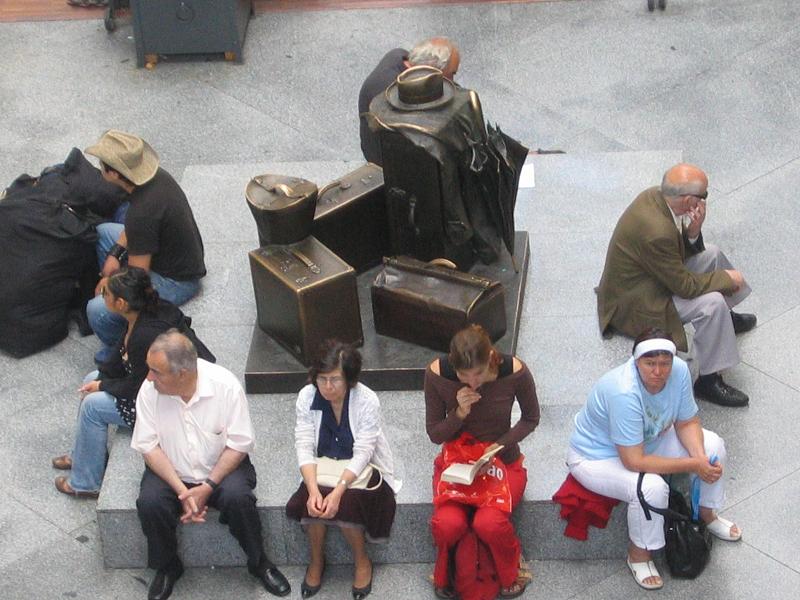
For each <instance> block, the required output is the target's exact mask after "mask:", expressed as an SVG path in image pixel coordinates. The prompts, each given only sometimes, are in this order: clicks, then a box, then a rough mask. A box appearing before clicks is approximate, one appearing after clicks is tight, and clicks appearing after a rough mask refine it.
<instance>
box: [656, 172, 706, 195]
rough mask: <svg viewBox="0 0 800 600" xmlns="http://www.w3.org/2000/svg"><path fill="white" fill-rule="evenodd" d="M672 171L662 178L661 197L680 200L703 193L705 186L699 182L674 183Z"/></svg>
mask: <svg viewBox="0 0 800 600" xmlns="http://www.w3.org/2000/svg"><path fill="white" fill-rule="evenodd" d="M670 171H672V169H670V170H669V171H667V172H666V173H664V177H662V178H661V195H662V196H664V197H666V198H679V197H680V196H695V195H698V194H701V193H702V191H703V184H702V183H701V182H699V181H681V182H672V181H670V180H669V177H668V176H669V174H670Z"/></svg>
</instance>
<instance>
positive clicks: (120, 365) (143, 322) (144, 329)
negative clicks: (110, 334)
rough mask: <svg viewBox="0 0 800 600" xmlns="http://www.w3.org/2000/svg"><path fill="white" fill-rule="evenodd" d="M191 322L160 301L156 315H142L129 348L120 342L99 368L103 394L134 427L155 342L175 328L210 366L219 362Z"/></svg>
mask: <svg viewBox="0 0 800 600" xmlns="http://www.w3.org/2000/svg"><path fill="white" fill-rule="evenodd" d="M191 323H192V320H191V318H189V317H187V316H186V315H184V314H183V313H182V312H181V310H180V309H179V308H178V307H177V306H175V305H173V304H170V303H169V302H166V301H163V300H162V301H159V303H158V307H157V308H156V310H155V311H154V312H146V311H142V312H141V313H139V318H138V319H136V322H135V323H134V325H133V329H132V330H131V334H130V336H129V337H128V344H127V347H126V346H125V344H124V340H123V341H120V344H119V351H118V352H115V353H114V355H113V356H112V358H111V359H110V360H109V361H107V362H105V363H103V365H101V367H100V377H99V379H100V390H101V391H104V392H108V393H109V394H111V395H112V396H114V397H115V398H116V399H117V410H118V411H119V413H120V415H122V418H123V419H124V420H125V422H126V423H127V424H128V426H130V427H133V424H134V422H135V420H136V396H137V395H138V393H139V388H140V387H141V385H142V383H143V382H144V380H145V378H146V377H147V371H148V367H147V351H148V350H149V349H150V345H151V344H152V343H153V341H154V340H155V339H156V338H157V337H158V336H159V335H160V334H162V333H164V332H165V331H167V330H169V329H172V328H173V327H174V328H176V329H178V330H179V331H181V332H182V333H184V334H186V336H187V337H189V338H190V339H191V340H192V342H193V343H194V344H195V346H196V347H197V354H198V356H199V357H200V358H203V359H205V360H207V361H209V362H215V361H216V358H215V357H214V355H213V354H211V352H210V351H209V350H208V348H206V346H205V344H203V343H202V342H201V341H200V340H199V339H198V338H197V335H196V334H195V333H194V330H193V329H191Z"/></svg>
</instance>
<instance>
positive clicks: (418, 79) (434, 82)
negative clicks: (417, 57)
mask: <svg viewBox="0 0 800 600" xmlns="http://www.w3.org/2000/svg"><path fill="white" fill-rule="evenodd" d="M455 91H456V86H455V84H454V83H453V82H452V81H450V80H449V79H445V77H444V75H442V72H441V71H440V70H439V69H437V68H436V67H428V66H425V65H420V66H417V67H411V68H410V69H406V70H405V71H403V72H402V73H400V75H398V76H397V79H396V80H395V81H394V83H392V84H391V85H390V86H389V87H388V88H386V92H385V94H386V100H387V101H388V102H389V104H391V105H392V106H393V107H394V108H396V109H398V110H430V109H432V108H437V107H439V106H443V105H445V104H447V103H448V102H450V100H452V99H453V96H454V95H455Z"/></svg>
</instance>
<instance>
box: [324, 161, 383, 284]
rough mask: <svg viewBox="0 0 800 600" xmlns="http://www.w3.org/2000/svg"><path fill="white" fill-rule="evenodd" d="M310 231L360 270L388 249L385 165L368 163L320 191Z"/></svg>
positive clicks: (368, 265)
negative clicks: (383, 167) (381, 166)
mask: <svg viewBox="0 0 800 600" xmlns="http://www.w3.org/2000/svg"><path fill="white" fill-rule="evenodd" d="M311 234H312V235H313V236H314V237H315V238H317V239H318V240H319V241H320V242H322V243H323V244H325V245H326V246H327V247H328V248H330V249H331V250H333V251H334V252H335V253H336V254H337V255H338V256H339V258H341V259H342V260H344V261H345V262H346V263H347V264H349V265H350V266H351V267H353V268H354V269H355V270H356V272H357V273H363V272H364V271H366V270H367V269H370V268H371V267H374V266H375V265H379V264H381V259H382V258H383V257H384V256H387V255H388V254H391V253H390V251H389V224H388V221H387V218H386V197H385V195H384V187H383V169H381V168H380V167H379V166H378V165H374V164H372V163H367V164H366V165H364V166H362V167H359V168H358V169H356V170H355V171H353V172H351V173H348V174H347V175H344V176H343V177H341V178H340V179H338V180H336V181H333V182H331V183H329V184H328V185H326V186H324V187H323V188H321V189H320V191H319V197H318V198H317V210H316V213H315V214H314V224H313V226H312V229H311Z"/></svg>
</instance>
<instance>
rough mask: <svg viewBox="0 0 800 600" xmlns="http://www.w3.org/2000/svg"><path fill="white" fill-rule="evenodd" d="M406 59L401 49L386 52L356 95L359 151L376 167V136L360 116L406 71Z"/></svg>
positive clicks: (379, 156) (378, 148) (378, 158)
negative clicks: (359, 139)
mask: <svg viewBox="0 0 800 600" xmlns="http://www.w3.org/2000/svg"><path fill="white" fill-rule="evenodd" d="M406 58H408V50H403V49H402V48H395V49H394V50H392V51H390V52H387V53H386V55H385V56H384V57H383V58H382V59H381V62H379V63H378V66H377V67H375V68H374V69H373V70H372V73H370V74H369V75H368V76H367V78H366V80H364V83H363V85H362V86H361V91H360V92H359V93H358V114H359V118H360V120H361V123H360V126H361V151H362V152H363V153H364V158H366V159H367V160H368V161H369V162H372V163H375V164H376V165H382V164H383V160H382V159H381V149H380V145H379V144H378V136H377V134H375V133H372V131H370V128H369V125H368V124H367V120H366V119H365V118H364V117H362V116H361V115H362V114H363V113H365V112H368V111H369V103H370V102H372V99H373V98H374V97H375V96H377V95H378V94H381V93H383V91H384V90H385V89H386V88H387V87H389V85H390V84H392V83H393V82H394V80H395V79H397V76H398V75H399V74H400V73H402V72H403V71H405V70H406V67H405V64H403V61H404V60H406Z"/></svg>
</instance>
